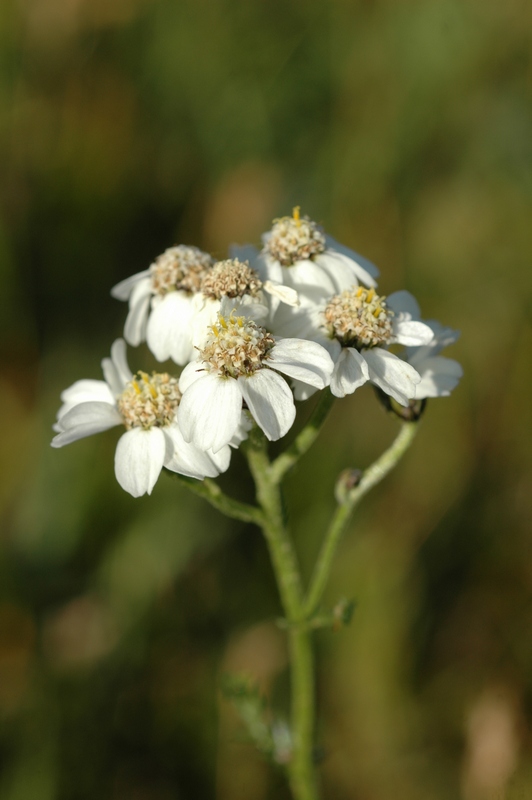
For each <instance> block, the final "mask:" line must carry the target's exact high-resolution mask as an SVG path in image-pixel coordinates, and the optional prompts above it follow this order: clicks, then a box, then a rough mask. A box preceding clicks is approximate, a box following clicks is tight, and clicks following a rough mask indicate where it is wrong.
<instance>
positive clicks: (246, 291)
mask: <svg viewBox="0 0 532 800" xmlns="http://www.w3.org/2000/svg"><path fill="white" fill-rule="evenodd" d="M261 289H262V281H261V280H260V278H259V276H258V274H257V273H256V272H255V270H254V269H251V267H250V266H249V264H248V263H247V261H239V260H238V258H228V259H226V260H225V261H218V262H216V264H215V265H214V266H213V268H212V269H211V270H209V272H208V273H207V274H206V275H205V277H204V279H203V282H202V284H201V291H202V293H203V294H204V295H206V296H207V297H212V298H213V299H215V300H221V299H222V297H231V298H234V297H244V295H250V296H251V297H257V296H258V295H259V294H260V291H261Z"/></svg>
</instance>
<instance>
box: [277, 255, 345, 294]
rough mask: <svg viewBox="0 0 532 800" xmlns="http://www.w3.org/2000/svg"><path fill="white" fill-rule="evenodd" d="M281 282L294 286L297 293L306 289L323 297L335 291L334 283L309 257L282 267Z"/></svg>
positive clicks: (301, 292)
mask: <svg viewBox="0 0 532 800" xmlns="http://www.w3.org/2000/svg"><path fill="white" fill-rule="evenodd" d="M282 274H283V278H282V283H284V284H285V285H287V286H291V287H292V288H294V289H295V290H296V291H297V293H298V294H299V295H301V294H305V292H306V291H310V292H316V290H318V292H319V293H320V294H321V295H322V296H323V297H328V296H330V295H333V294H335V293H336V284H335V283H334V281H333V280H332V279H331V278H330V276H329V275H328V274H327V272H326V271H325V270H324V269H323V268H322V267H321V266H320V265H319V264H316V263H314V261H311V260H310V259H309V258H307V259H305V260H304V261H296V263H295V264H293V265H292V266H291V267H282Z"/></svg>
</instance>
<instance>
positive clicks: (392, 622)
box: [0, 0, 532, 800]
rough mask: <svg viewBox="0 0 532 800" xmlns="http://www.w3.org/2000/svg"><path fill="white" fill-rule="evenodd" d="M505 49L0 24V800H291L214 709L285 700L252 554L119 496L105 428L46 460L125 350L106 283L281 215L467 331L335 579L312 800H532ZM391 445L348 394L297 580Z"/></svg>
mask: <svg viewBox="0 0 532 800" xmlns="http://www.w3.org/2000/svg"><path fill="white" fill-rule="evenodd" d="M531 40H532V6H531V5H530V4H529V3H527V2H525V0H507V2H504V3H503V2H496V1H495V0H462V1H461V2H460V1H459V0H405V1H404V2H398V0H358V2H349V0H327V2H320V1H319V0H305V1H303V0H285V2H278V0H268V1H266V0H246V1H245V2H238V1H237V0H113V2H108V0H4V2H3V3H2V4H1V7H0V109H1V110H0V170H1V176H0V178H1V179H0V198H1V218H0V330H1V334H2V343H1V348H0V353H1V369H0V420H1V426H2V447H1V450H0V476H1V479H2V480H1V487H0V514H1V518H2V542H1V552H0V797H1V800H96V799H97V800H106V799H107V798H108V799H109V800H175V799H176V798H181V799H182V800H183V799H185V798H186V799H187V800H188V799H189V798H190V799H191V800H203V798H205V800H210V799H211V798H216V800H248V799H251V798H253V800H266V798H282V797H285V796H286V795H285V794H284V789H283V788H282V786H283V781H282V778H281V777H280V776H279V774H278V773H277V772H276V771H275V770H272V769H271V768H270V767H269V766H267V765H266V764H265V763H264V762H263V761H262V760H261V758H260V757H259V756H258V755H256V754H255V752H254V750H253V748H252V747H251V746H250V745H249V744H248V743H247V742H246V739H245V735H244V733H243V730H242V728H241V727H240V726H239V723H238V721H237V719H236V717H235V715H234V713H233V711H232V709H231V707H230V706H229V704H228V703H227V702H226V701H225V700H224V699H223V698H222V697H221V694H220V690H219V686H220V678H221V676H222V675H223V673H224V672H225V671H227V670H230V671H239V670H244V671H247V672H249V673H250V674H252V675H254V676H255V677H256V678H257V679H258V680H259V682H260V686H261V687H262V690H263V691H264V692H266V693H267V694H268V695H269V696H270V697H271V699H272V702H274V704H275V705H276V707H277V708H279V709H281V710H282V709H283V706H284V703H285V695H286V674H285V667H286V653H285V643H284V637H283V634H282V633H281V632H280V631H279V630H278V628H277V627H276V626H275V623H274V620H275V618H276V617H277V616H278V615H279V613H280V609H279V604H278V599H277V594H276V591H275V587H274V583H273V577H272V574H271V569H270V566H269V562H268V558H267V554H266V552H265V547H264V543H263V541H262V539H261V536H260V534H259V532H258V531H257V530H256V529H254V528H253V527H251V526H245V525H242V524H238V523H234V522H231V521H229V520H226V519H225V518H223V517H221V516H220V515H218V514H217V513H216V512H215V511H214V510H212V509H210V508H209V507H207V506H206V505H204V504H203V503H202V502H201V501H200V500H199V499H197V498H194V497H192V496H190V495H188V494H187V493H186V491H185V490H184V489H182V488H181V487H180V486H179V485H178V483H177V482H176V481H175V479H172V478H171V477H170V476H168V475H163V476H161V479H160V480H159V482H158V484H157V486H156V488H155V490H154V492H153V495H152V496H151V497H145V498H142V499H138V500H134V499H133V498H131V497H130V496H129V495H127V494H125V493H124V492H123V491H122V490H121V489H120V488H119V486H118V485H117V483H116V481H115V478H114V473H113V453H114V447H115V444H116V440H117V432H116V431H109V432H108V433H105V434H101V435H99V436H97V437H93V438H91V439H88V440H86V441H84V442H79V443H76V444H74V445H72V446H69V447H68V448H65V449H64V450H61V451H55V450H52V449H51V448H50V447H49V441H50V439H51V436H52V431H51V425H52V422H53V420H54V416H55V412H56V410H57V408H58V406H59V393H60V391H61V390H62V389H63V388H65V387H66V386H68V385H70V384H71V383H73V382H74V381H75V380H77V379H79V378H83V377H86V378H88V377H92V378H100V377H101V373H100V366H99V363H100V360H101V358H102V357H103V356H105V355H107V354H108V351H109V347H110V344H111V342H112V341H113V339H114V338H115V337H116V336H119V335H120V334H121V332H122V327H123V323H124V319H125V314H126V307H125V305H123V304H120V303H117V302H116V301H115V300H113V299H111V297H110V295H109V290H110V288H111V286H112V285H113V284H114V283H116V282H117V281H119V280H121V279H122V278H125V277H127V276H128V275H131V274H133V273H135V272H138V271H140V270H143V269H145V268H146V267H147V266H148V265H149V263H150V261H151V260H152V259H153V258H154V257H155V256H156V255H157V254H158V253H160V252H162V251H163V250H164V249H165V248H166V247H167V246H170V245H172V244H174V243H186V244H196V245H198V246H201V247H203V248H205V249H208V250H210V251H212V252H213V253H214V254H216V255H218V256H224V255H225V253H226V251H227V246H228V244H229V243H230V242H235V241H236V242H246V241H253V242H256V243H258V241H259V236H260V233H261V232H262V231H264V230H267V229H268V227H269V226H270V224H271V220H272V218H273V217H276V216H280V215H283V214H287V213H290V210H291V208H292V206H293V205H296V204H300V205H301V206H302V212H303V213H307V214H309V215H310V216H311V217H312V218H314V219H316V220H318V221H319V222H321V223H322V224H323V225H324V226H325V228H326V229H327V231H328V232H330V233H331V234H332V235H333V236H335V237H336V238H338V239H339V240H341V241H342V242H343V243H345V244H347V245H349V246H352V247H354V248H355V249H356V250H358V251H359V252H361V253H363V254H364V255H365V256H367V257H368V258H370V259H371V260H373V261H374V262H375V263H377V264H378V265H379V266H380V268H381V281H380V290H381V291H382V292H384V293H390V292H391V291H394V290H397V289H401V288H407V289H409V290H410V291H412V292H414V293H415V294H416V296H417V297H418V298H419V300H420V302H421V306H422V310H423V313H424V316H425V317H427V318H438V319H440V320H441V321H442V322H444V323H446V324H448V325H451V326H453V327H455V328H459V329H460V330H461V331H462V337H461V339H460V340H459V342H458V343H457V344H456V345H455V346H454V347H453V349H452V351H451V352H449V355H450V356H451V357H455V358H457V359H458V360H460V361H461V363H462V364H463V366H464V370H465V377H464V379H463V381H462V384H461V385H460V387H459V388H458V389H457V390H456V391H455V392H454V394H453V395H452V397H451V398H446V399H440V400H435V401H430V402H429V404H428V410H427V413H426V415H425V417H424V420H423V423H422V430H421V431H420V434H419V437H418V439H417V441H416V442H415V444H414V446H413V448H412V450H411V451H410V453H409V454H408V456H407V457H406V459H405V461H404V462H403V464H402V465H401V466H400V468H399V469H398V470H397V471H396V473H395V474H394V475H393V476H392V477H390V478H388V479H387V480H386V481H385V483H384V484H382V485H381V486H379V488H378V489H377V490H376V491H374V493H373V495H372V496H371V497H370V498H368V499H367V500H366V501H365V502H364V504H363V507H362V508H361V509H360V510H359V512H358V513H357V515H356V519H355V520H354V521H353V523H352V525H351V527H350V530H349V535H348V536H347V537H346V539H345V541H344V542H343V545H342V549H341V553H340V556H339V558H338V560H337V562H336V565H335V569H334V574H333V579H332V581H331V585H330V588H329V590H328V593H327V601H328V603H330V604H333V603H335V602H336V601H337V600H338V599H339V598H341V597H344V596H345V597H349V598H354V599H356V601H357V608H356V612H355V616H354V619H353V622H352V624H351V626H350V627H348V628H346V629H344V630H342V631H340V632H338V633H332V632H321V633H319V634H317V636H316V645H317V650H318V657H319V716H320V729H319V742H320V744H321V745H322V746H323V752H324V759H323V761H322V766H321V771H322V775H323V781H324V789H325V791H324V796H325V797H327V798H331V800H389V798H390V797H393V798H395V800H403V799H404V800H418V798H419V800H456V798H464V800H495V799H496V800H514V799H515V800H519V798H521V800H522V799H523V798H527V797H532V737H531V729H530V722H531V715H532V530H531V528H532V526H531V524H530V518H531V512H532V465H531V461H530V456H529V453H530V438H529V432H530V430H531V427H532V411H531V401H530V392H531V389H532V380H531V363H530V352H531V344H532V331H531V325H530V322H531V305H530V296H531V295H530V289H531V283H532V278H531V269H530V265H531V256H532V225H531V213H530V212H531V210H532V106H531V102H530V100H531V88H532V65H531V60H530V52H531V44H532V41H531ZM130 361H131V363H132V366H133V367H134V368H135V369H136V368H138V367H146V366H149V367H150V368H151V362H150V360H149V355H148V353H147V351H146V349H145V348H140V349H139V351H131V353H130ZM396 428H397V424H396V421H395V420H394V419H391V418H388V417H387V416H386V415H385V414H384V412H383V411H382V409H381V408H380V407H379V406H378V404H377V403H376V400H375V398H374V396H373V394H372V392H371V390H370V389H369V387H364V388H363V389H361V390H359V391H358V392H357V393H356V394H355V395H354V396H353V397H350V398H348V399H346V400H344V401H342V402H341V403H338V404H337V407H336V408H335V410H334V412H333V415H332V416H331V419H330V420H329V421H328V423H327V425H326V427H325V430H324V432H323V435H322V438H321V440H320V442H319V443H318V444H317V445H316V446H315V448H314V450H313V451H311V453H309V455H308V456H307V457H306V458H305V459H304V460H303V461H302V462H301V464H300V467H299V468H298V469H297V471H296V472H295V473H294V475H293V476H291V477H290V479H289V481H288V487H287V488H288V492H289V497H290V509H291V512H292V517H293V520H294V525H295V532H296V536H297V543H298V548H299V552H300V553H301V558H302V562H303V564H304V568H305V571H306V573H308V571H309V570H310V567H311V564H312V559H313V558H314V556H315V553H316V549H317V546H318V542H319V539H320V536H321V531H322V530H323V527H324V525H325V524H326V520H327V518H328V515H329V513H330V511H331V509H332V507H333V497H332V487H333V484H334V480H335V476H336V475H337V474H338V472H339V471H340V470H341V469H344V468H345V467H348V466H354V467H363V466H365V465H367V464H368V463H370V462H371V461H372V460H373V458H375V457H376V456H377V455H378V454H379V453H380V452H381V451H382V450H383V449H384V448H385V447H386V445H387V443H389V442H390V441H391V439H392V438H393V436H394V435H395V431H396ZM242 469H243V464H242V462H241V460H240V458H239V456H238V455H237V457H236V458H234V463H233V466H232V470H231V473H230V474H229V475H228V476H227V477H226V478H224V482H225V485H226V486H228V487H229V489H230V490H231V491H241V492H246V491H249V490H250V486H249V485H247V483H246V481H247V478H246V479H244V485H243V486H242V479H241V478H240V477H239V476H240V475H241V471H242Z"/></svg>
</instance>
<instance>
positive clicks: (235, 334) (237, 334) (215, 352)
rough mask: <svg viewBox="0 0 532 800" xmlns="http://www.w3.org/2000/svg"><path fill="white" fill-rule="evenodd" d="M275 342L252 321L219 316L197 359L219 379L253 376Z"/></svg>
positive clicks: (260, 367)
mask: <svg viewBox="0 0 532 800" xmlns="http://www.w3.org/2000/svg"><path fill="white" fill-rule="evenodd" d="M274 345H275V339H274V338H273V336H272V335H271V334H270V333H268V331H267V330H265V328H262V327H260V325H257V324H256V323H255V322H253V321H252V320H249V319H246V318H245V317H237V316H235V315H234V313H233V314H231V315H230V316H229V317H224V316H222V315H221V314H220V315H219V316H218V322H217V323H215V324H214V325H212V326H211V333H210V334H209V335H208V338H207V341H206V343H205V346H204V347H203V349H202V350H200V359H201V360H202V361H203V362H204V364H205V366H206V369H207V370H208V371H209V372H214V373H215V374H218V375H219V376H220V377H222V378H239V377H242V376H249V375H253V373H254V372H256V371H257V370H259V369H262V367H263V366H264V361H266V360H267V359H268V353H269V352H270V350H271V349H272V347H274Z"/></svg>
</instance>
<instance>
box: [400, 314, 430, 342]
mask: <svg viewBox="0 0 532 800" xmlns="http://www.w3.org/2000/svg"><path fill="white" fill-rule="evenodd" d="M392 329H393V335H394V340H395V341H396V342H398V343H399V344H406V345H409V346H411V347H412V346H413V347H416V346H419V345H423V344H430V342H432V340H433V339H434V333H433V332H432V329H431V328H429V326H428V325H425V324H424V323H423V322H415V321H414V320H401V319H399V320H397V319H394V321H393V325H392Z"/></svg>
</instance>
